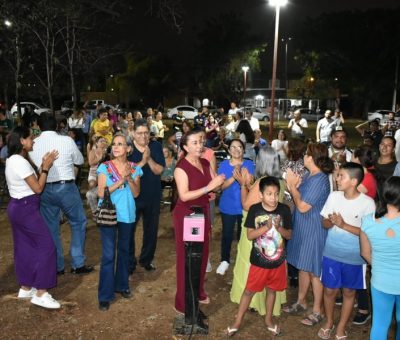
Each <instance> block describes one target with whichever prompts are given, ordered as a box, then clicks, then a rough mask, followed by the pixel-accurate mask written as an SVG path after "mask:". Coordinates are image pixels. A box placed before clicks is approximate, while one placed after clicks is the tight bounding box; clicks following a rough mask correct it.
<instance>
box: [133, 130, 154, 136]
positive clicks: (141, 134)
mask: <svg viewBox="0 0 400 340" xmlns="http://www.w3.org/2000/svg"><path fill="white" fill-rule="evenodd" d="M149 134H150V132H149V131H143V132H135V135H139V136H148V135H149Z"/></svg>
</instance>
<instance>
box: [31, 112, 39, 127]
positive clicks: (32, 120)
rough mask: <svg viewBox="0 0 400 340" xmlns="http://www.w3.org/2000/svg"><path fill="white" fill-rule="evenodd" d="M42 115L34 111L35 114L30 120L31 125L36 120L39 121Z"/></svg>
mask: <svg viewBox="0 0 400 340" xmlns="http://www.w3.org/2000/svg"><path fill="white" fill-rule="evenodd" d="M39 118H40V116H39V115H38V114H37V113H34V114H33V115H31V121H30V125H31V126H32V124H33V123H34V122H38V121H39Z"/></svg>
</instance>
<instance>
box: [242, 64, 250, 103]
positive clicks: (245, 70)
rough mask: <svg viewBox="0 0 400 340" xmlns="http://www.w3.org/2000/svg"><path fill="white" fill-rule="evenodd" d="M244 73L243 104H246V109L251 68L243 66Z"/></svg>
mask: <svg viewBox="0 0 400 340" xmlns="http://www.w3.org/2000/svg"><path fill="white" fill-rule="evenodd" d="M242 71H243V102H244V107H246V89H247V72H248V71H249V67H248V66H242Z"/></svg>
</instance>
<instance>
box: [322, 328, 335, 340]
mask: <svg viewBox="0 0 400 340" xmlns="http://www.w3.org/2000/svg"><path fill="white" fill-rule="evenodd" d="M334 329H335V325H333V326H332V327H331V328H320V329H319V331H318V337H319V338H320V339H324V340H328V339H330V337H331V336H332V333H333V331H334Z"/></svg>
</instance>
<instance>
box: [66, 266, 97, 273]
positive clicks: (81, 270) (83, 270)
mask: <svg viewBox="0 0 400 340" xmlns="http://www.w3.org/2000/svg"><path fill="white" fill-rule="evenodd" d="M92 271H93V266H82V267H79V268H71V274H78V275H81V274H89V273H91V272H92Z"/></svg>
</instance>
